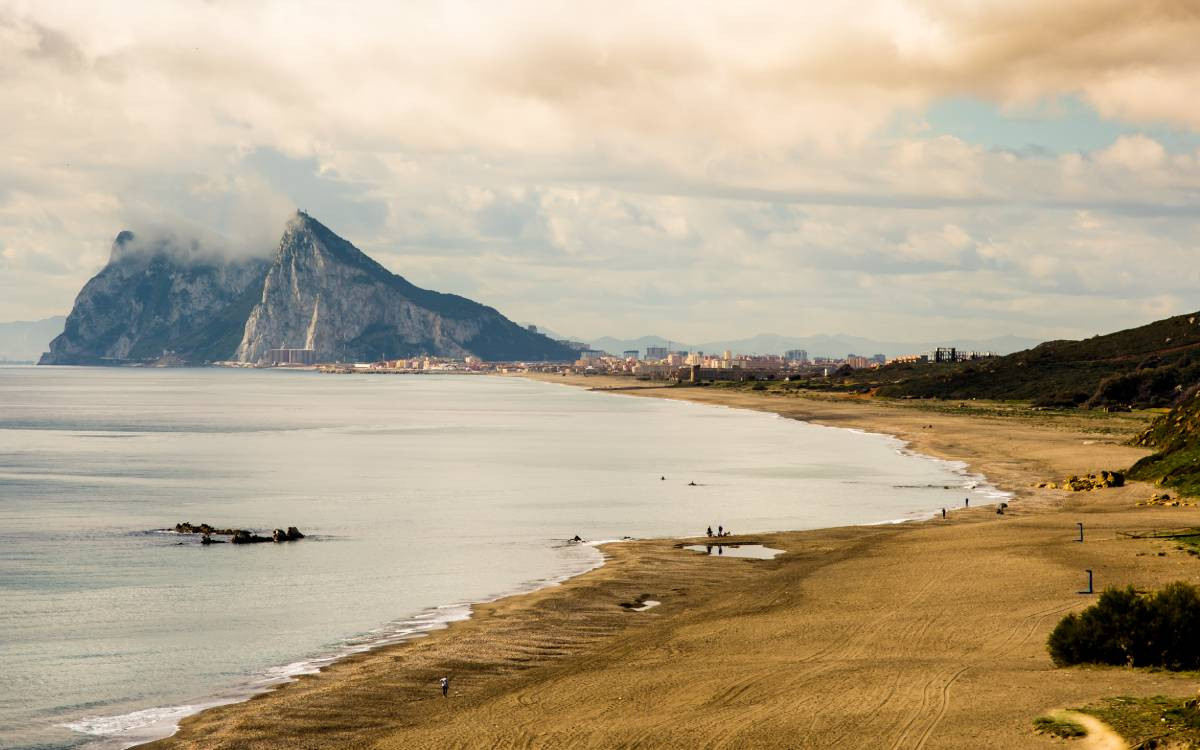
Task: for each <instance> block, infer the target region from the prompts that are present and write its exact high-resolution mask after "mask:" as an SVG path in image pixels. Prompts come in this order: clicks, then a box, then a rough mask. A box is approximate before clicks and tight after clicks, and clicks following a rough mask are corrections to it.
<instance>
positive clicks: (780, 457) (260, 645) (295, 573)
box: [0, 367, 1002, 749]
mask: <svg viewBox="0 0 1200 750" xmlns="http://www.w3.org/2000/svg"><path fill="white" fill-rule="evenodd" d="M968 497H970V498H971V499H972V500H973V501H975V504H981V503H986V502H995V500H996V499H998V498H1000V497H1002V493H999V492H997V491H996V490H995V489H994V488H992V487H990V486H989V485H987V484H986V482H985V480H984V479H983V478H982V477H979V476H972V475H970V474H968V473H967V472H966V471H965V470H964V467H963V466H962V465H960V464H955V463H953V462H947V461H942V460H937V459H932V458H928V457H924V456H920V455H916V454H914V453H911V452H909V451H907V450H905V448H904V445H903V443H901V442H900V441H898V440H896V439H894V438H891V437H888V436H884V435H876V434H868V433H863V432H858V431H853V430H846V429H836V428H830V427H822V426H817V425H813V424H808V423H804V422H799V421H796V420H792V419H785V418H781V417H778V416H775V415H772V414H767V413H761V412H753V411H743V410H735V409H728V408H720V407H713V406H705V405H698V404H694V403H688V402H684V401H675V400H667V399H654V398H638V397H631V396H627V395H616V394H613V393H601V392H591V391H587V390H583V389H579V388H573V387H568V386H565V385H560V384H555V383H545V382H534V381H530V380H525V379H520V378H512V377H489V376H471V375H441V376H439V375H381V376H365V375H362V376H360V375H326V374H320V373H316V372H307V371H277V370H276V371H271V370H235V369H219V368H204V369H129V368H83V367H80V368H70V367H0V747H3V748H29V749H32V748H77V747H86V748H120V747H128V746H130V745H133V744H136V743H138V742H144V741H147V740H150V739H154V738H158V737H162V736H166V735H169V734H170V733H171V732H172V731H173V730H174V729H175V727H176V725H177V722H178V721H179V719H180V718H182V717H183V716H186V715H188V714H189V713H193V712H195V711H198V710H201V709H203V708H205V707H207V706H212V705H217V704H220V703H228V702H232V701H236V700H242V699H245V698H246V697H247V696H249V695H252V694H254V693H255V692H259V691H261V690H263V689H266V688H268V687H269V686H271V685H274V684H278V683H280V682H282V681H286V680H288V679H291V678H292V677H294V676H295V675H297V674H301V673H306V672H312V671H315V670H317V669H319V668H320V667H321V666H322V665H324V664H328V663H329V662H330V661H332V660H335V659H337V658H339V657H341V656H345V655H346V654H349V653H353V652H355V651H361V650H365V649H369V648H374V647H377V646H379V645H382V644H386V643H391V642H395V641H398V640H403V639H407V638H414V637H420V636H421V635H422V634H424V633H427V632H429V631H431V630H434V629H437V628H441V627H445V626H446V625H447V624H448V623H451V622H453V621H455V620H460V619H463V618H466V617H469V616H470V612H471V604H472V603H478V602H482V601H487V600H490V599H494V598H497V597H500V596H505V595H508V594H512V593H517V592H521V591H527V590H531V589H534V588H537V587H541V586H548V585H554V584H556V583H557V582H560V581H562V580H564V579H565V578H568V577H570V576H573V575H577V574H579V573H582V572H585V571H587V570H589V569H592V568H594V567H596V566H597V565H599V564H601V562H602V555H601V553H600V552H599V550H598V549H597V548H596V546H595V543H596V542H600V541H607V540H621V539H625V538H645V537H662V536H680V535H698V534H703V533H704V531H705V528H706V527H707V526H708V525H710V524H711V525H712V527H713V528H716V527H717V526H718V525H721V526H724V527H725V528H727V529H730V530H732V531H734V532H737V533H743V532H765V531H772V530H783V529H810V528H822V527H830V526H841V525H847V524H878V523H894V522H903V521H908V520H913V519H922V518H927V517H929V516H931V515H933V514H935V513H937V514H940V512H941V509H942V508H943V507H946V508H957V507H961V506H962V505H963V503H964V500H965V498H968ZM183 521H189V522H192V523H197V524H198V523H201V522H205V523H210V524H212V525H214V526H217V527H234V528H245V529H251V530H255V531H258V532H260V533H266V534H267V535H269V534H270V532H271V530H272V529H275V528H286V527H288V526H296V527H298V528H299V529H300V530H301V531H302V532H303V533H304V534H306V535H307V536H306V538H304V539H303V540H300V541H295V542H290V543H282V544H254V545H237V546H234V545H230V544H214V545H210V546H204V545H201V544H200V540H199V538H198V537H196V536H181V535H179V534H176V533H174V532H173V531H170V530H169V529H172V528H173V527H174V526H175V524H177V523H180V522H183ZM576 535H579V536H580V537H581V538H583V539H584V540H587V542H589V543H587V544H575V543H568V541H567V540H568V539H571V538H573V537H574V536H576ZM681 554H690V553H685V552H682V551H681Z"/></svg>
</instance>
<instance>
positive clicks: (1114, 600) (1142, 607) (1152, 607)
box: [1047, 581, 1200, 670]
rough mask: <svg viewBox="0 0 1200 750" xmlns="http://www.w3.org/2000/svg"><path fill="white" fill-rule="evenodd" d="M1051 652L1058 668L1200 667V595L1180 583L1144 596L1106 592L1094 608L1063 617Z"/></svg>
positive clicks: (1052, 638) (1053, 635)
mask: <svg viewBox="0 0 1200 750" xmlns="http://www.w3.org/2000/svg"><path fill="white" fill-rule="evenodd" d="M1047 648H1048V649H1049V650H1050V658H1051V659H1053V660H1054V663H1055V664H1057V665H1058V666H1068V665H1071V664H1114V665H1122V666H1133V667H1163V668H1166V669H1170V670H1184V669H1197V668H1200V590H1198V589H1197V588H1196V587H1195V586H1192V585H1191V584H1188V583H1184V582H1181V581H1180V582H1176V583H1169V584H1167V585H1166V586H1164V587H1163V588H1162V589H1161V590H1160V591H1158V592H1155V593H1153V594H1148V595H1144V596H1143V595H1141V594H1138V593H1137V592H1136V591H1134V589H1133V587H1132V586H1130V587H1128V588H1125V589H1107V590H1105V591H1104V593H1102V594H1101V595H1100V599H1099V601H1097V602H1096V604H1094V605H1093V606H1091V607H1088V608H1087V609H1085V610H1084V611H1082V612H1080V613H1079V614H1069V615H1067V616H1066V617H1064V618H1063V619H1062V620H1061V621H1060V622H1059V623H1058V625H1057V626H1056V627H1055V628H1054V631H1053V632H1052V633H1050V638H1049V640H1048V641H1047Z"/></svg>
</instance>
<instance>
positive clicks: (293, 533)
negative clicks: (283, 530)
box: [287, 526, 304, 541]
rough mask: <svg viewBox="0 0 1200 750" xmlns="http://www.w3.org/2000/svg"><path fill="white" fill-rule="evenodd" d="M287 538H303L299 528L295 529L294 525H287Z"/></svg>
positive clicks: (291, 539) (292, 539)
mask: <svg viewBox="0 0 1200 750" xmlns="http://www.w3.org/2000/svg"><path fill="white" fill-rule="evenodd" d="M287 538H288V541H294V540H296V539H303V538H304V535H303V534H301V533H300V529H297V528H296V527H295V526H288V527H287Z"/></svg>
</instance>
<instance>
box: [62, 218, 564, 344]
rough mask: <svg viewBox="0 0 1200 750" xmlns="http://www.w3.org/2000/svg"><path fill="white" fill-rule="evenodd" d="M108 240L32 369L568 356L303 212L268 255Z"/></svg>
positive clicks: (123, 236) (128, 236)
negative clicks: (399, 269) (286, 353)
mask: <svg viewBox="0 0 1200 750" xmlns="http://www.w3.org/2000/svg"><path fill="white" fill-rule="evenodd" d="M203 250H204V249H203V248H199V247H196V246H194V245H193V246H189V247H187V248H185V252H183V253H173V252H172V247H170V246H169V244H167V243H165V242H163V243H159V244H154V243H153V242H151V243H140V242H139V240H138V239H137V236H136V235H135V234H134V233H132V232H128V231H122V232H121V233H120V234H118V235H117V238H116V240H115V241H114V243H113V252H112V255H111V257H110V260H109V263H108V264H107V265H106V266H105V267H104V268H103V269H101V271H100V272H99V273H97V274H96V276H94V277H93V278H92V279H91V280H89V281H88V283H87V284H85V285H84V288H83V289H82V290H81V291H80V293H79V296H78V297H77V298H76V301H75V305H74V308H73V309H72V311H71V314H70V315H68V316H67V320H66V324H65V327H64V331H63V333H62V334H61V335H59V336H58V337H57V338H55V339H54V341H52V342H51V345H50V351H49V352H48V353H47V354H46V355H45V356H43V357H42V360H41V363H42V364H134V363H145V362H147V361H152V360H155V359H157V358H158V357H160V356H163V355H164V353H166V352H169V353H170V354H171V356H172V359H173V360H174V361H182V362H184V363H189V364H200V363H205V362H212V361H216V360H229V359H236V360H237V361H240V362H244V363H250V364H263V363H267V362H268V360H269V356H270V350H271V349H281V348H297V349H314V350H315V351H316V355H317V359H318V360H320V361H332V360H335V359H375V358H388V359H393V358H401V357H409V356H417V355H422V354H428V355H435V356H452V357H465V356H469V355H474V356H478V357H480V358H483V359H492V360H507V359H513V360H516V359H520V360H541V361H545V360H566V359H568V358H571V357H572V353H571V352H570V350H569V349H567V348H566V347H564V346H562V345H560V344H558V343H556V342H554V341H551V340H550V339H548V338H546V337H545V336H541V335H540V334H536V333H533V332H531V331H528V330H526V329H525V328H523V327H521V326H518V325H516V324H515V323H513V322H512V321H510V320H509V319H508V318H506V317H504V316H503V315H501V314H500V313H499V312H498V311H496V310H495V309H494V308H491V307H487V306H485V305H482V304H480V303H478V302H474V301H473V300H470V299H467V298H466V297H460V296H458V295H453V294H444V293H441V292H435V291H432V290H428V289H423V288H421V287H418V286H416V285H414V284H412V283H411V282H409V281H408V280H407V279H405V278H403V277H402V276H399V275H397V274H394V273H392V272H391V271H389V270H387V269H386V268H384V267H383V266H382V265H380V264H379V263H378V262H377V261H375V260H374V259H373V258H371V257H370V256H368V255H366V254H365V253H363V252H362V251H361V250H359V249H358V248H356V247H355V246H354V245H353V244H352V243H350V242H349V241H347V240H345V239H343V238H341V237H339V236H338V235H337V234H335V233H334V232H333V231H332V230H330V229H329V228H328V227H326V226H325V225H323V224H321V223H320V222H319V221H317V220H316V219H314V218H312V217H311V216H309V215H308V214H306V213H303V212H296V214H295V215H294V216H293V217H292V218H291V219H290V220H289V221H288V223H287V226H286V227H285V229H284V232H283V235H282V237H281V238H280V241H279V246H278V248H277V249H276V251H275V254H274V257H273V258H272V259H270V260H267V259H259V258H229V257H223V258H222V257H217V256H216V255H214V254H211V253H208V254H206V253H204V252H203Z"/></svg>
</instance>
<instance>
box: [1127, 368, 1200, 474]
mask: <svg viewBox="0 0 1200 750" xmlns="http://www.w3.org/2000/svg"><path fill="white" fill-rule="evenodd" d="M1137 442H1138V445H1144V446H1147V447H1150V448H1157V449H1158V452H1157V453H1155V454H1154V455H1152V456H1147V457H1145V458H1143V459H1142V460H1141V461H1138V462H1137V463H1136V464H1134V465H1133V467H1132V468H1131V469H1130V470H1129V475H1130V476H1131V477H1132V478H1134V479H1144V480H1147V481H1152V482H1158V483H1160V484H1162V485H1163V486H1164V487H1174V488H1176V489H1178V490H1179V491H1180V492H1183V493H1186V494H1189V495H1200V387H1193V388H1190V389H1189V390H1188V392H1187V394H1186V396H1185V397H1184V398H1183V400H1182V401H1180V403H1179V404H1178V405H1176V406H1175V408H1173V409H1171V411H1169V412H1168V413H1166V414H1164V415H1162V416H1161V417H1159V418H1158V419H1156V420H1154V423H1153V424H1152V425H1150V427H1149V428H1148V429H1147V430H1146V431H1145V432H1144V433H1142V434H1141V435H1140V436H1139V437H1138V441H1137Z"/></svg>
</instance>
